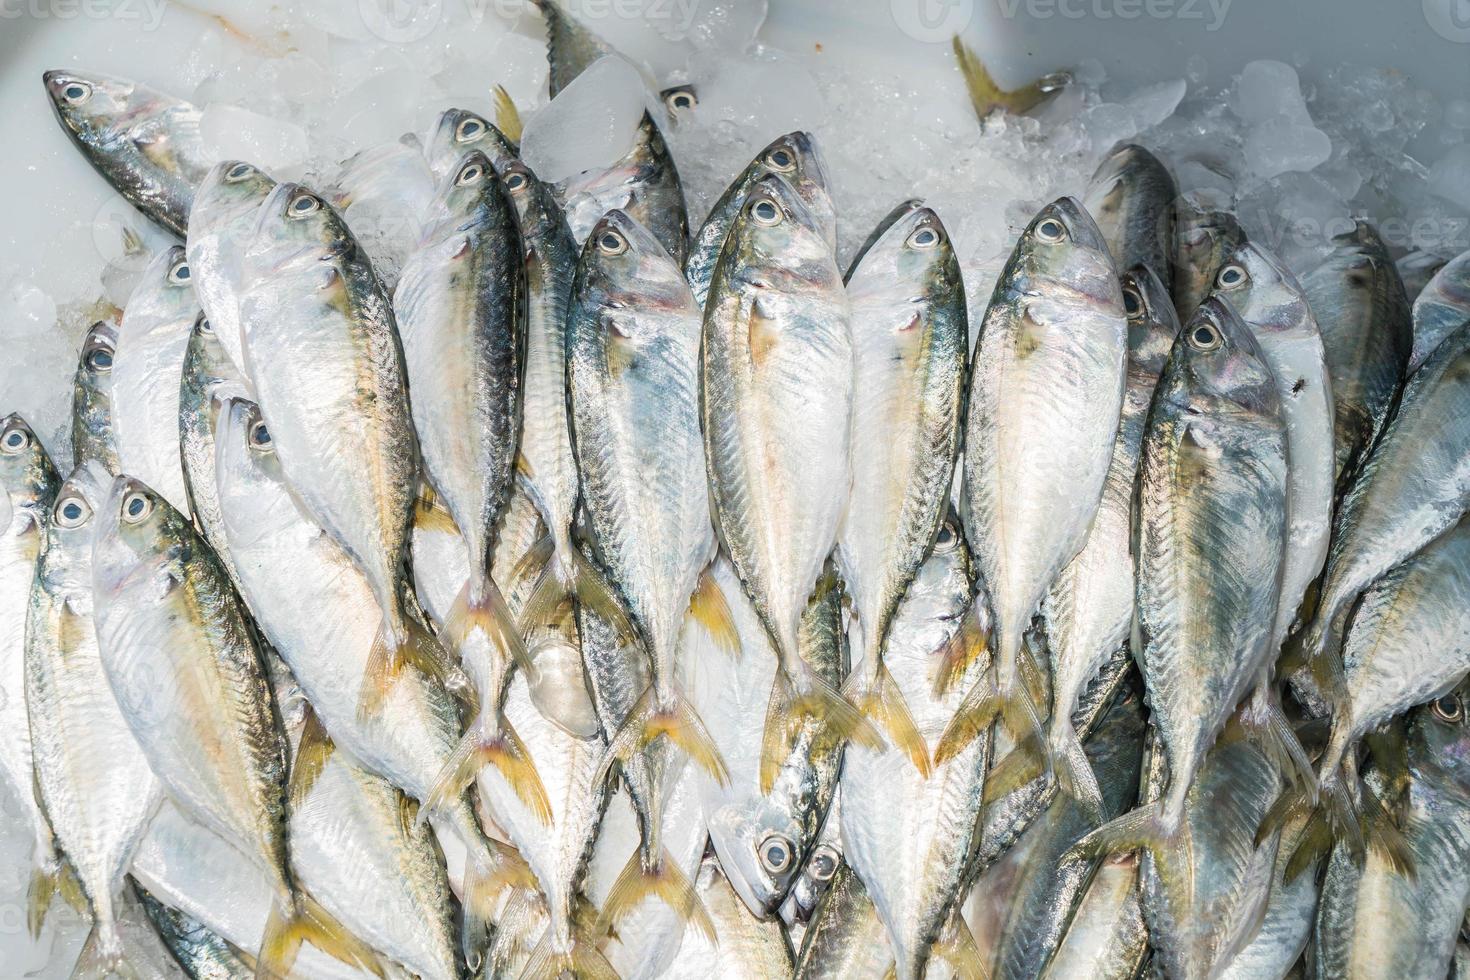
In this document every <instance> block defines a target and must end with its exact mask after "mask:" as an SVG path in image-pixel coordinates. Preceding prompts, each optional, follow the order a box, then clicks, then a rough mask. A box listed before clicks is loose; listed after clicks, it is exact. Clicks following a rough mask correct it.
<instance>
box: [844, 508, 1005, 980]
mask: <svg viewBox="0 0 1470 980" xmlns="http://www.w3.org/2000/svg"><path fill="white" fill-rule="evenodd" d="M971 582H972V571H971V568H970V556H969V553H968V551H967V549H966V548H965V545H964V541H963V540H962V538H961V535H960V534H959V529H958V528H957V527H955V526H953V525H948V526H947V527H946V529H945V530H944V531H942V532H941V536H940V538H939V541H938V543H937V544H936V545H935V547H934V551H933V553H932V555H931V556H930V557H929V559H928V560H927V561H926V562H925V563H924V565H923V566H922V568H921V569H920V570H919V574H918V576H917V577H916V578H915V579H914V583H913V585H912V586H911V587H910V588H909V590H908V595H907V596H906V597H905V599H904V601H903V604H902V605H901V606H900V607H899V612H898V616H897V617H896V618H895V619H894V624H893V634H892V640H891V641H890V642H889V644H888V649H887V652H886V654H885V656H886V658H887V662H888V668H889V671H890V673H891V674H892V676H893V681H894V683H895V684H896V685H897V686H898V688H899V690H900V691H901V692H902V694H903V696H904V698H905V700H906V701H907V702H908V704H909V706H910V708H911V710H912V712H913V718H914V724H915V726H916V727H917V728H918V731H919V734H920V735H921V736H922V737H923V738H924V740H925V741H926V743H932V742H935V741H937V740H938V738H939V736H940V735H941V734H942V733H943V731H944V729H945V725H947V724H948V722H949V720H950V718H951V717H952V716H953V714H954V711H955V707H956V705H957V704H958V703H959V700H960V699H961V698H962V697H963V696H964V695H963V692H964V691H965V689H966V688H968V687H969V685H970V684H972V683H974V682H975V681H976V680H977V679H978V678H980V677H982V676H983V675H984V673H985V672H986V670H987V669H988V668H989V662H988V658H986V657H984V656H981V657H978V658H976V659H975V660H974V661H973V662H971V663H970V664H969V666H968V668H967V669H966V671H965V673H964V674H963V675H962V677H961V678H960V679H961V680H962V681H964V682H965V683H963V684H962V685H960V686H957V687H954V688H951V690H950V691H949V693H947V694H944V695H936V694H935V691H934V681H933V678H934V674H935V671H936V668H937V665H938V661H939V660H940V658H941V657H942V656H943V650H944V648H945V646H946V644H947V642H948V641H950V640H951V639H953V638H954V636H955V634H956V632H957V631H958V630H960V629H961V628H962V621H963V619H964V617H965V615H966V611H967V610H968V609H969V607H970V604H971V603H972V601H973V587H972V585H971ZM857 669H859V670H860V669H862V667H861V665H858V667H857ZM990 756H991V744H990V738H989V737H988V736H982V737H980V738H977V739H975V740H974V741H972V742H971V743H969V744H968V745H967V746H965V747H964V748H963V749H962V750H961V751H960V752H959V753H958V754H957V755H955V756H954V757H953V758H951V759H949V760H947V761H945V762H944V763H942V764H940V765H938V766H936V767H935V770H934V772H933V773H932V774H930V775H929V776H928V778H927V779H926V778H925V777H924V776H923V775H922V774H920V773H919V772H918V770H916V769H915V768H914V767H913V766H912V765H911V764H910V763H909V761H908V760H907V759H906V758H905V757H904V756H903V755H901V754H899V753H897V752H869V751H863V750H860V749H849V750H848V753H847V758H846V759H845V760H844V763H843V768H842V775H841V784H842V797H843V805H842V808H841V812H840V814H839V816H840V818H841V821H842V842H843V855H844V857H845V859H846V861H847V863H848V864H849V865H850V866H851V867H852V869H853V870H854V871H855V872H857V875H858V877H859V878H861V879H862V881H863V884H864V885H865V887H866V889H867V892H868V894H869V895H870V896H871V897H872V899H873V904H874V905H876V906H877V909H878V915H879V917H880V918H881V919H882V920H883V923H884V925H885V926H886V928H887V931H888V938H889V945H890V946H891V948H892V950H893V954H894V958H895V960H896V966H895V971H896V976H898V977H899V978H900V980H908V978H917V977H922V976H923V975H924V972H925V969H926V964H927V963H928V962H929V959H930V955H931V950H932V947H933V946H934V944H935V943H936V942H937V941H938V939H939V936H940V933H941V931H942V930H943V928H944V926H945V924H946V922H948V920H949V918H950V916H951V914H952V913H953V912H954V909H955V908H956V906H957V905H958V903H959V902H960V900H961V898H963V894H964V893H963V888H964V885H965V884H966V883H967V882H968V874H969V860H968V858H969V856H970V855H972V854H973V853H974V852H975V849H976V847H977V846H978V844H979V837H980V833H981V830H982V824H981V823H980V819H979V817H980V811H981V793H982V790H983V788H984V783H985V773H986V769H987V767H988V765H989V762H990Z"/></svg>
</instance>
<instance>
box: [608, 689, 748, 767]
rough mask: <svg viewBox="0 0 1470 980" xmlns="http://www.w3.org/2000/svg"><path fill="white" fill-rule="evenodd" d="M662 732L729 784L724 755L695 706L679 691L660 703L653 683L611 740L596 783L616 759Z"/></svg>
mask: <svg viewBox="0 0 1470 980" xmlns="http://www.w3.org/2000/svg"><path fill="white" fill-rule="evenodd" d="M660 735H662V736H665V737H667V738H668V740H669V741H670V742H671V743H672V744H674V745H676V746H678V747H679V749H680V750H682V751H683V752H684V754H685V755H687V756H689V758H691V759H693V760H694V762H695V763H696V764H698V765H699V767H700V768H702V769H703V770H705V771H706V772H708V773H709V774H710V776H711V777H712V778H713V779H714V780H715V782H717V783H719V784H720V785H721V786H728V785H730V771H729V769H728V768H727V767H726V766H725V759H724V757H723V756H721V755H720V749H719V747H718V746H717V745H715V742H714V739H712V738H710V734H709V729H707V728H705V727H704V722H703V721H701V720H700V719H699V715H697V714H695V712H694V708H693V707H692V706H691V705H690V704H689V702H688V701H687V700H685V699H684V697H683V695H681V694H679V693H677V692H675V695H674V698H673V701H672V703H671V704H670V705H669V706H667V707H664V708H660V707H658V704H657V697H656V694H655V692H654V689H653V687H652V686H650V687H649V688H648V689H647V690H645V691H644V692H643V694H642V696H641V697H639V699H638V703H637V704H635V705H634V706H633V710H632V711H630V712H629V713H628V717H627V719H625V720H624V721H623V727H622V728H620V729H618V732H617V734H616V735H614V736H613V738H612V741H611V742H609V743H608V746H607V754H606V755H605V756H604V757H603V761H602V765H601V766H600V767H599V770H598V774H597V779H596V785H601V782H602V780H603V779H605V778H606V776H607V773H608V771H609V770H610V769H611V767H612V764H613V763H614V762H626V761H627V760H628V759H630V758H632V757H633V756H634V755H636V754H637V753H639V752H641V751H643V749H645V748H646V747H648V745H649V744H651V743H652V742H653V741H654V740H655V739H657V738H658V737H659V736H660Z"/></svg>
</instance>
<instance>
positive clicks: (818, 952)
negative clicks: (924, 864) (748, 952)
mask: <svg viewBox="0 0 1470 980" xmlns="http://www.w3.org/2000/svg"><path fill="white" fill-rule="evenodd" d="M893 968H894V961H893V950H892V949H890V948H889V945H888V930H887V929H886V928H885V927H884V925H883V919H882V918H881V917H879V915H878V908H877V906H876V905H874V904H873V900H872V899H871V898H869V897H868V893H867V890H866V889H864V888H863V882H862V879H861V878H859V877H858V876H857V873H856V872H854V871H853V870H852V868H850V867H848V866H847V865H846V864H843V865H840V866H839V867H838V868H837V871H836V873H835V874H834V875H833V877H832V887H830V888H829V889H827V893H826V895H825V896H824V897H823V898H822V901H821V902H819V903H817V907H816V910H815V911H814V912H813V913H812V921H811V924H810V925H808V926H807V930H806V934H805V936H803V937H802V943H801V949H800V950H799V951H798V956H797V961H796V972H795V975H796V976H797V977H800V978H801V980H882V978H883V977H885V976H888V975H889V973H890V971H891V970H893Z"/></svg>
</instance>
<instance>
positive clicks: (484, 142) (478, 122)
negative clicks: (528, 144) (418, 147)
mask: <svg viewBox="0 0 1470 980" xmlns="http://www.w3.org/2000/svg"><path fill="white" fill-rule="evenodd" d="M471 150H479V151H480V152H481V153H483V154H485V156H486V157H488V158H489V159H490V165H491V166H493V167H494V168H495V172H496V173H500V172H501V171H502V170H503V169H504V168H505V167H506V166H507V165H509V164H512V163H516V162H518V161H519V160H520V155H519V153H518V152H517V149H516V145H515V143H513V142H512V141H511V140H510V139H509V138H508V137H507V136H506V135H505V134H504V133H503V132H501V131H500V129H499V128H498V127H497V126H495V125H494V124H493V123H491V122H490V121H488V120H487V119H486V118H485V117H484V116H482V115H480V114H479V113H477V112H471V111H470V110H469V109H445V110H444V111H443V112H441V113H440V114H439V119H438V121H437V122H435V123H434V131H433V132H432V133H431V134H430V136H429V145H428V146H426V147H425V148H424V155H425V156H426V157H427V158H428V161H429V169H430V170H431V171H433V174H434V180H435V181H443V180H444V178H446V177H448V176H449V172H450V171H451V170H453V169H454V167H455V165H456V164H458V163H459V161H460V160H461V159H462V158H463V157H464V155H465V154H466V153H468V152H470V151H471Z"/></svg>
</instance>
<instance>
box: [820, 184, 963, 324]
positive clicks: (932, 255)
mask: <svg viewBox="0 0 1470 980" xmlns="http://www.w3.org/2000/svg"><path fill="white" fill-rule="evenodd" d="M963 289H964V287H963V285H962V284H961V282H960V266H959V261H958V259H957V258H956V257H955V253H954V245H953V243H952V242H951V241H950V238H949V234H948V232H947V231H945V228H944V223H943V222H942V221H940V220H939V215H937V214H935V213H934V211H933V210H932V209H930V208H927V207H925V206H924V203H923V202H922V201H917V200H909V201H904V202H903V203H902V204H900V205H898V207H896V208H894V209H893V210H892V211H890V212H889V213H888V215H887V217H885V218H884V219H883V220H882V221H881V222H879V224H878V227H877V228H875V229H873V233H872V234H871V235H870V236H868V240H867V242H865V243H864V244H863V247H862V248H861V249H859V250H858V254H857V255H856V256H855V257H854V258H853V260H852V267H851V269H850V270H849V272H848V274H847V291H848V295H849V296H851V297H852V298H853V300H854V302H859V301H860V300H861V298H862V297H865V296H874V297H879V296H885V297H888V296H891V297H892V298H893V299H894V300H896V301H897V302H899V303H902V300H903V298H905V297H911V296H913V295H915V292H916V290H917V291H918V292H919V293H920V294H922V295H926V296H935V297H938V296H940V295H946V294H952V293H954V292H955V291H963Z"/></svg>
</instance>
